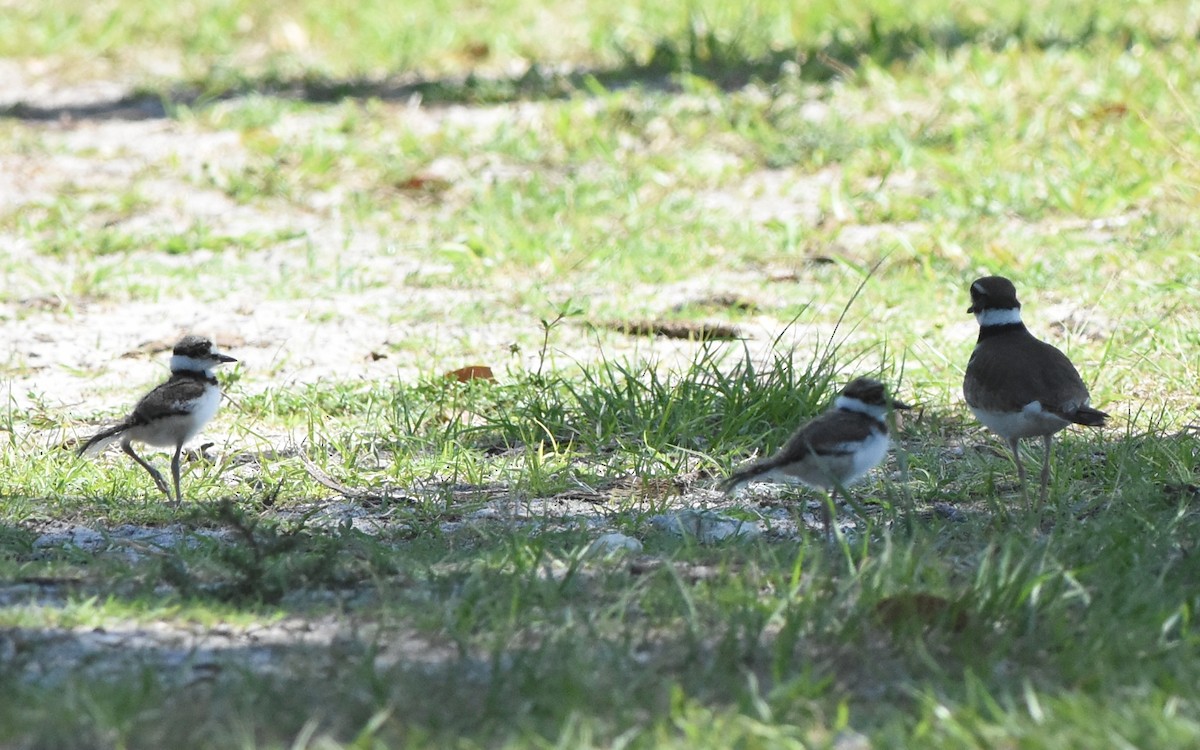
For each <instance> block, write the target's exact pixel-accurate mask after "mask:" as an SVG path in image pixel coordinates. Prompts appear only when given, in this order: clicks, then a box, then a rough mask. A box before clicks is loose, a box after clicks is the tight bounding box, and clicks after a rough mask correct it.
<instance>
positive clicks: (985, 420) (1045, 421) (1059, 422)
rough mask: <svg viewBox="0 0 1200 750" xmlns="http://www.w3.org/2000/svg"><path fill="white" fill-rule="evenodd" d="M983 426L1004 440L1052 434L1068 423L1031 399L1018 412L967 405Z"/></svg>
mask: <svg viewBox="0 0 1200 750" xmlns="http://www.w3.org/2000/svg"><path fill="white" fill-rule="evenodd" d="M969 408H970V409H971V413H972V414H974V415H975V418H976V419H978V420H979V421H980V422H981V423H982V424H983V426H984V427H986V428H988V429H989V430H991V431H992V432H994V433H996V434H997V435H999V436H1000V437H1002V438H1005V439H1006V440H1011V439H1012V438H1026V437H1034V436H1035V435H1053V434H1054V433H1056V432H1058V431H1059V430H1061V429H1062V428H1064V427H1066V426H1067V425H1069V424H1070V422H1068V421H1067V420H1065V419H1063V418H1062V417H1059V416H1056V415H1054V414H1051V413H1050V412H1047V411H1043V410H1042V405H1041V404H1040V403H1038V402H1037V401H1031V402H1030V403H1028V404H1026V405H1025V408H1023V409H1022V410H1021V411H1018V412H996V411H987V410H986V409H976V408H975V407H974V406H971V407H969Z"/></svg>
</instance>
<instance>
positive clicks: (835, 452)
mask: <svg viewBox="0 0 1200 750" xmlns="http://www.w3.org/2000/svg"><path fill="white" fill-rule="evenodd" d="M886 430H887V428H886V427H885V426H883V425H882V424H880V423H879V422H877V421H876V420H874V419H872V418H871V417H868V416H867V415H865V414H859V413H858V412H852V411H842V410H837V411H829V412H825V413H824V414H822V415H821V416H819V417H817V418H816V419H814V420H812V421H811V422H809V423H807V424H805V425H804V426H803V427H801V428H800V429H798V430H796V432H794V433H793V434H792V436H791V437H790V438H788V441H787V442H786V443H784V444H783V447H782V448H780V449H779V450H778V451H777V452H776V453H774V454H773V455H771V456H768V457H766V458H763V459H760V460H758V461H755V462H754V463H752V464H750V465H749V466H747V467H745V468H743V469H740V470H738V471H736V472H734V473H733V474H731V475H730V476H729V478H728V479H726V480H725V481H724V482H722V487H725V488H729V487H733V486H735V485H738V484H741V483H742V482H745V481H746V480H748V479H750V478H752V477H756V476H758V475H760V474H764V473H766V472H768V471H770V470H772V469H774V468H776V467H778V466H782V465H784V464H790V463H794V462H797V461H802V460H803V459H804V458H805V457H806V456H808V455H809V454H810V453H815V454H816V455H818V456H845V455H849V454H850V453H852V452H853V447H852V446H853V444H854V443H858V442H861V441H863V440H866V439H867V438H869V437H871V435H872V434H874V433H875V432H878V431H884V432H886ZM848 444H849V445H848Z"/></svg>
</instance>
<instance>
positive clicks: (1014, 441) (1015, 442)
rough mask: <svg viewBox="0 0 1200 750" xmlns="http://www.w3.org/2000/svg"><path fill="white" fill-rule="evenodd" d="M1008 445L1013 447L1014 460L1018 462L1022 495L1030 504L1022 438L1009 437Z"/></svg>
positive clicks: (1018, 477) (1018, 475)
mask: <svg viewBox="0 0 1200 750" xmlns="http://www.w3.org/2000/svg"><path fill="white" fill-rule="evenodd" d="M1008 447H1009V448H1011V449H1012V454H1013V461H1015V462H1016V464H1017V480H1018V481H1020V483H1021V497H1023V498H1025V504H1026V505H1029V488H1028V487H1027V486H1026V484H1025V465H1024V464H1022V463H1021V439H1020V438H1009V439H1008Z"/></svg>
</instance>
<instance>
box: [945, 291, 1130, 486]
mask: <svg viewBox="0 0 1200 750" xmlns="http://www.w3.org/2000/svg"><path fill="white" fill-rule="evenodd" d="M967 312H969V313H974V314H975V319H976V320H977V321H979V340H978V342H977V343H976V344H975V351H974V352H972V353H971V359H970V361H969V362H967V373H966V376H965V377H964V378H963V397H964V398H966V400H967V406H969V407H970V409H971V412H972V413H973V414H974V415H975V418H976V419H978V420H979V421H980V422H982V423H983V425H984V426H985V427H987V428H988V429H989V430H991V431H992V432H994V433H996V434H997V435H999V436H1000V437H1002V438H1004V439H1005V440H1007V441H1008V447H1009V448H1010V449H1012V454H1013V460H1014V461H1016V464H1017V477H1018V479H1020V482H1021V493H1022V494H1023V495H1024V496H1025V498H1026V501H1027V502H1028V498H1029V491H1028V489H1027V488H1026V486H1025V467H1024V466H1023V465H1022V464H1021V452H1020V450H1019V441H1020V440H1021V438H1025V437H1035V436H1038V435H1041V437H1042V446H1043V448H1042V487H1041V493H1040V495H1039V496H1038V507H1039V508H1040V507H1041V505H1042V503H1044V502H1046V488H1047V486H1048V484H1049V481H1050V444H1051V441H1052V439H1053V436H1054V433H1056V432H1058V431H1059V430H1061V429H1062V428H1064V427H1066V426H1067V425H1069V424H1072V423H1074V424H1082V425H1088V426H1090V427H1101V426H1103V425H1104V421H1105V420H1106V419H1108V415H1107V414H1105V413H1104V412H1102V411H1098V410H1096V409H1093V408H1091V407H1089V406H1088V398H1089V394H1088V389H1087V387H1086V386H1085V385H1084V384H1083V380H1082V379H1081V378H1080V377H1079V372H1078V371H1077V370H1076V369H1075V365H1073V364H1071V360H1069V359H1067V356H1066V355H1065V354H1063V353H1062V352H1060V351H1059V350H1058V349H1055V348H1054V347H1053V346H1051V345H1050V344H1047V343H1046V342H1045V341H1040V340H1038V339H1036V338H1034V337H1033V334H1031V333H1030V332H1029V330H1028V329H1026V328H1025V324H1024V323H1022V322H1021V303H1020V302H1018V301H1017V290H1016V287H1014V286H1013V284H1012V282H1011V281H1009V280H1008V279H1006V278H1004V277H1003V276H985V277H984V278H982V279H979V280H977V281H976V282H975V283H974V284H971V306H970V307H969V308H967Z"/></svg>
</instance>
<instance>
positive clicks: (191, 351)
mask: <svg viewBox="0 0 1200 750" xmlns="http://www.w3.org/2000/svg"><path fill="white" fill-rule="evenodd" d="M236 361H237V360H235V359H234V358H233V357H230V356H229V355H228V354H221V353H220V352H218V351H216V350H215V349H214V348H213V344H212V342H211V341H209V340H208V339H206V338H202V337H200V336H185V337H184V338H183V339H181V340H180V341H179V343H178V344H176V345H175V348H174V349H173V350H172V352H171V377H170V379H168V380H167V382H165V383H163V384H162V385H160V386H158V387H156V388H155V389H154V390H152V391H150V392H149V393H147V394H146V395H145V396H142V398H141V400H140V401H138V402H137V405H136V406H134V407H133V412H132V413H131V414H130V415H129V416H127V417H125V419H123V420H121V422H120V423H118V424H115V425H113V426H112V427H109V428H106V429H104V430H101V431H100V432H98V433H96V434H95V435H93V436H92V437H91V438H89V439H88V440H87V442H85V443H84V444H83V447H82V448H80V449H79V455H81V456H83V455H94V454H96V453H99V452H100V451H102V450H104V448H105V447H107V446H108V445H109V444H110V443H112V442H114V441H116V440H120V441H121V450H123V451H125V452H126V453H127V454H129V457H130V458H132V459H133V460H134V461H137V462H138V464H139V465H140V466H141V467H142V468H143V469H145V470H146V471H148V472H150V476H151V477H153V478H154V483H155V484H156V485H158V488H159V489H160V490H162V491H163V492H164V493H165V494H166V496H167V499H168V500H171V501H172V502H173V503H174V504H176V505H178V504H179V503H180V502H181V501H182V499H183V498H182V495H181V493H180V491H179V457H180V454H181V453H182V452H183V445H184V443H186V442H187V441H188V440H191V439H192V437H194V436H195V435H196V433H198V432H199V431H200V428H202V427H204V425H205V424H207V423H208V421H209V420H211V419H212V418H213V416H214V415H215V414H216V413H217V407H218V406H219V405H220V403H221V386H220V384H219V383H218V382H217V378H216V376H215V375H213V372H212V368H214V367H216V366H217V365H221V364H225V363H226V362H236ZM135 442H138V443H145V444H146V445H153V446H158V447H169V446H174V448H175V455H174V457H173V458H172V459H171V476H172V478H173V479H174V486H175V494H174V496H173V497H172V495H171V489H170V487H168V485H167V482H166V480H165V479H163V476H162V474H160V473H159V472H158V469H156V468H154V467H153V466H152V465H150V463H149V462H148V461H146V460H145V459H143V458H142V457H141V456H139V455H138V454H137V453H136V452H135V451H134V450H133V443H135Z"/></svg>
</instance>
